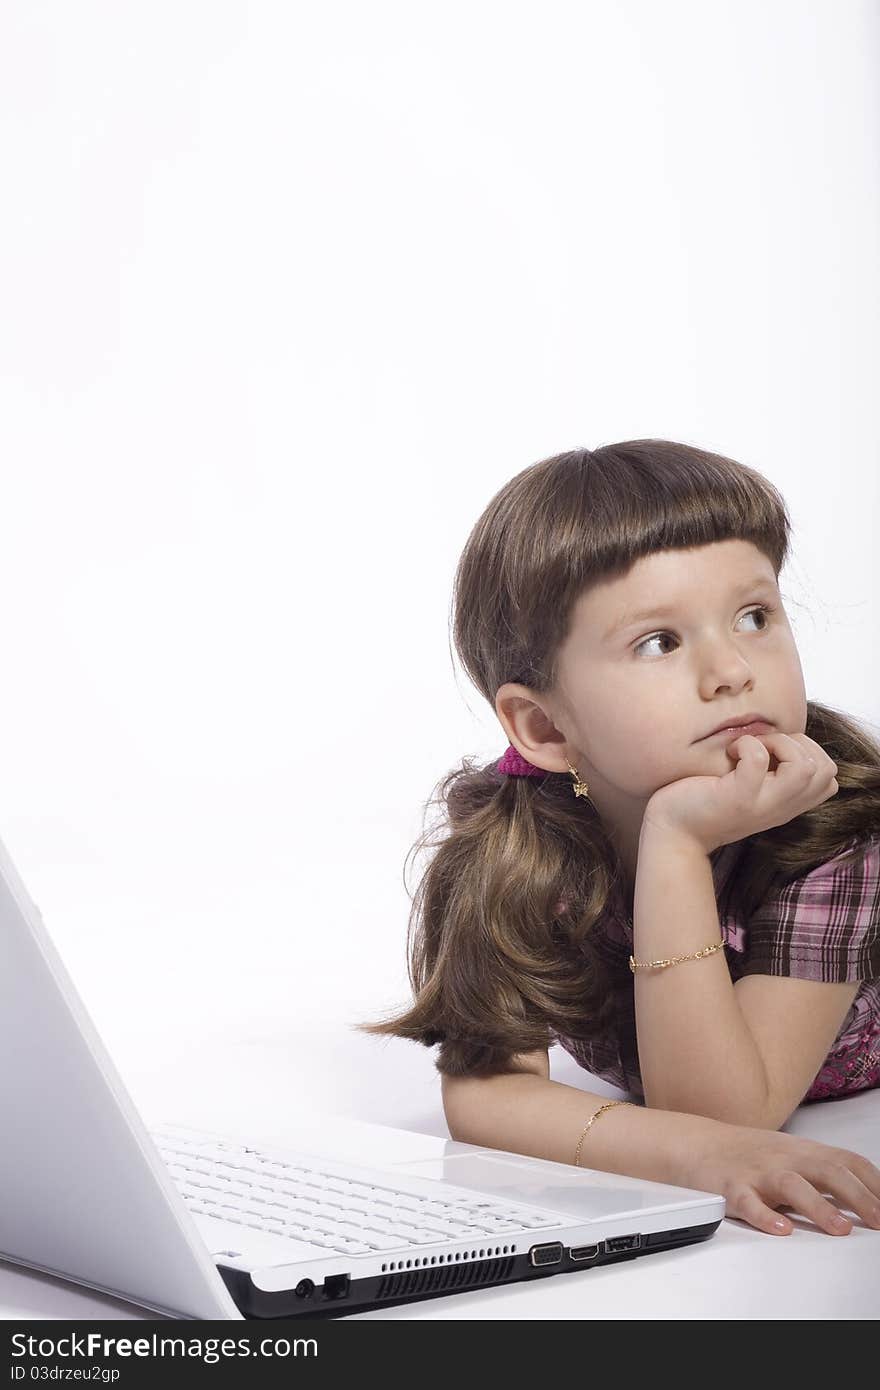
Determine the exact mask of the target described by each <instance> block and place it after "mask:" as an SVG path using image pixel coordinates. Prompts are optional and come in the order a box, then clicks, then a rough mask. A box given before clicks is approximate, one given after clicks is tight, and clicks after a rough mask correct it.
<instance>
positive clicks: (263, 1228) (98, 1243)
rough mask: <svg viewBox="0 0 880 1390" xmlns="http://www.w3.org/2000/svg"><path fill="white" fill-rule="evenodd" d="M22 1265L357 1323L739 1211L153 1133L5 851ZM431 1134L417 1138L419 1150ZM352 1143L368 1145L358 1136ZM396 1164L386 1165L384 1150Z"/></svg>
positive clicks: (7, 1120) (547, 1174)
mask: <svg viewBox="0 0 880 1390" xmlns="http://www.w3.org/2000/svg"><path fill="white" fill-rule="evenodd" d="M0 1057H2V1059H3V1060H2V1067H0V1107H2V1111H0V1113H2V1119H3V1137H2V1142H0V1193H2V1201H0V1258H2V1259H5V1260H10V1261H13V1262H14V1263H17V1264H21V1265H26V1266H28V1267H29V1268H32V1269H36V1270H41V1271H43V1272H45V1273H48V1274H52V1275H56V1276H59V1277H61V1278H62V1279H67V1280H72V1281H74V1282H76V1283H78V1284H83V1285H86V1286H87V1287H89V1288H91V1289H97V1290H99V1291H100V1292H102V1293H108V1294H112V1295H114V1296H115V1297H118V1298H123V1299H127V1300H129V1301H131V1302H132V1303H135V1304H138V1305H140V1306H142V1307H144V1308H148V1309H151V1310H153V1311H154V1312H157V1313H160V1314H163V1315H164V1316H167V1317H172V1318H199V1319H212V1320H213V1319H217V1318H275V1317H283V1318H288V1317H304V1318H321V1317H340V1316H343V1315H345V1314H346V1313H357V1312H362V1311H365V1310H366V1309H372V1308H388V1307H393V1306H395V1305H398V1304H401V1303H409V1302H412V1301H414V1300H416V1299H425V1298H436V1297H440V1296H443V1295H446V1294H452V1293H463V1292H469V1291H471V1290H476V1289H480V1288H486V1287H488V1286H491V1285H498V1284H506V1283H512V1282H514V1281H517V1280H524V1279H547V1278H550V1277H551V1276H553V1275H558V1274H567V1275H573V1276H577V1275H578V1274H580V1275H581V1276H582V1277H583V1276H584V1274H585V1272H586V1271H588V1270H589V1269H590V1268H593V1267H595V1266H596V1265H607V1264H611V1263H615V1262H619V1261H623V1260H631V1259H634V1258H637V1257H638V1256H641V1255H650V1254H651V1253H652V1252H654V1251H659V1250H669V1249H670V1248H672V1247H675V1246H680V1245H691V1244H693V1243H694V1242H697V1241H703V1240H706V1239H707V1238H708V1237H710V1236H711V1235H713V1234H714V1232H715V1231H716V1230H717V1228H718V1226H719V1225H720V1223H721V1220H722V1217H723V1216H724V1198H723V1197H722V1196H720V1195H718V1194H716V1193H708V1192H697V1191H691V1190H688V1189H686V1188H681V1187H670V1186H667V1185H665V1184H661V1183H653V1182H646V1181H643V1180H641V1179H635V1178H628V1177H622V1176H620V1175H618V1174H615V1173H605V1172H594V1171H592V1170H590V1169H581V1168H575V1167H574V1165H573V1164H566V1163H551V1162H548V1161H546V1160H543V1159H537V1158H529V1157H527V1156H523V1155H520V1154H513V1153H508V1152H506V1151H504V1150H498V1149H491V1148H479V1147H477V1146H476V1145H471V1144H462V1143H458V1142H455V1141H452V1140H450V1141H449V1142H448V1143H444V1141H442V1140H438V1139H434V1141H433V1142H434V1144H439V1145H441V1146H442V1157H440V1158H439V1159H438V1158H431V1159H427V1160H425V1159H421V1160H419V1159H415V1160H414V1159H413V1155H412V1148H411V1146H410V1147H409V1149H408V1148H407V1145H406V1143H405V1141H404V1142H402V1143H401V1145H400V1147H399V1148H397V1147H396V1143H395V1136H396V1133H397V1132H396V1131H394V1130H392V1129H388V1128H387V1127H386V1126H369V1128H370V1129H371V1130H372V1129H375V1131H376V1133H377V1135H378V1134H380V1133H384V1134H386V1135H387V1136H389V1137H390V1138H389V1142H388V1143H387V1144H386V1145H385V1146H384V1149H383V1150H382V1152H383V1154H384V1156H383V1158H382V1161H381V1162H372V1163H370V1164H369V1165H368V1166H362V1165H359V1164H356V1163H352V1162H351V1161H350V1160H349V1159H348V1158H347V1157H346V1156H345V1153H346V1150H345V1148H344V1147H343V1146H342V1144H341V1143H339V1140H338V1131H337V1143H339V1147H336V1148H335V1147H334V1144H333V1141H332V1140H330V1139H328V1140H327V1141H326V1142H325V1141H324V1140H323V1138H322V1139H321V1140H320V1141H317V1142H316V1140H315V1134H316V1133H321V1131H320V1130H315V1129H314V1128H313V1129H312V1131H311V1137H310V1140H309V1143H308V1145H307V1146H305V1147H303V1146H301V1145H299V1144H294V1145H292V1146H290V1147H288V1146H287V1145H286V1144H285V1146H283V1147H279V1146H278V1145H277V1144H272V1145H269V1146H267V1145H265V1144H261V1143H260V1141H259V1139H258V1138H256V1137H252V1136H242V1135H237V1134H231V1133H228V1132H224V1133H223V1134H215V1133H213V1132H211V1131H205V1130H201V1129H193V1128H191V1127H189V1126H188V1125H186V1124H185V1123H183V1122H177V1121H175V1122H174V1123H171V1124H156V1125H154V1126H152V1127H149V1128H148V1126H147V1125H146V1124H145V1122H144V1120H143V1119H142V1118H141V1116H140V1115H139V1114H138V1112H137V1110H136V1108H135V1106H134V1104H133V1102H132V1099H131V1097H130V1096H129V1094H128V1092H127V1091H126V1088H125V1086H124V1085H123V1082H122V1080H121V1078H120V1076H119V1074H118V1072H117V1070H116V1068H115V1066H114V1064H113V1062H112V1061H111V1059H110V1056H109V1054H108V1053H107V1050H106V1048H105V1047H104V1045H103V1043H102V1041H101V1039H100V1037H99V1035H98V1033H97V1031H96V1029H95V1027H94V1025H93V1023H92V1021H91V1019H90V1018H89V1016H88V1013H87V1012H86V1009H85V1007H84V1005H83V1002H82V1000H81V999H80V997H79V995H78V993H77V991H76V989H75V988H74V986H73V983H72V981H71V979H70V976H69V975H68V973H67V970H66V968H65V966H64V963H63V961H62V960H61V957H60V956H59V954H58V951H57V950H56V949H55V946H54V945H53V943H52V941H51V939H50V937H49V934H48V932H47V930H46V927H45V925H44V923H43V920H42V917H41V915H40V913H39V911H38V909H37V908H36V906H35V905H34V903H33V902H32V900H31V899H30V897H29V896H28V893H27V890H26V889H25V887H24V885H23V883H22V881H21V878H20V877H19V875H18V873H17V871H16V869H15V866H14V864H13V863H12V860H11V859H10V857H9V854H8V852H7V851H6V848H5V846H4V845H3V844H2V842H0ZM421 1137H422V1136H416V1135H414V1136H413V1139H414V1140H415V1139H419V1138H421ZM349 1144H350V1139H349ZM375 1151H377V1152H378V1149H376V1150H375Z"/></svg>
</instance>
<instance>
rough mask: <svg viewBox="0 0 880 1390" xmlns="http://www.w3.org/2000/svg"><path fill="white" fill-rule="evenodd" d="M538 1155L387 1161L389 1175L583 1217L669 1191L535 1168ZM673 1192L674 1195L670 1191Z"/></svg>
mask: <svg viewBox="0 0 880 1390" xmlns="http://www.w3.org/2000/svg"><path fill="white" fill-rule="evenodd" d="M541 1163H542V1160H540V1159H531V1158H527V1157H524V1158H522V1159H517V1158H504V1157H501V1156H499V1157H498V1158H494V1157H491V1156H490V1155H488V1154H449V1155H447V1156H446V1157H445V1158H427V1159H418V1160H416V1161H415V1162H408V1163H395V1164H393V1165H389V1166H390V1168H391V1170H392V1171H393V1172H395V1173H410V1174H412V1176H413V1177H417V1178H428V1179H435V1180H436V1181H438V1182H447V1183H450V1184H452V1185H453V1186H455V1187H467V1188H471V1189H473V1190H474V1191H475V1192H482V1193H485V1194H486V1198H487V1200H495V1201H498V1202H512V1203H513V1202H523V1203H525V1204H527V1205H531V1206H538V1207H550V1208H552V1209H554V1210H558V1211H560V1212H564V1213H566V1214H571V1215H577V1216H580V1217H581V1218H582V1219H584V1220H590V1219H591V1218H593V1217H600V1216H610V1215H615V1216H623V1215H624V1214H625V1213H627V1212H629V1211H641V1210H642V1209H643V1208H644V1207H645V1206H651V1207H656V1206H657V1204H658V1200H659V1201H660V1204H661V1205H662V1203H663V1198H664V1197H665V1196H667V1194H668V1195H671V1192H670V1190H669V1189H664V1188H662V1187H661V1186H660V1185H659V1184H649V1185H648V1186H649V1188H651V1189H652V1190H651V1192H650V1196H649V1195H648V1193H647V1191H646V1189H645V1187H644V1186H643V1184H642V1183H640V1182H639V1181H638V1180H637V1179H635V1178H627V1177H623V1176H621V1175H620V1174H617V1173H598V1172H593V1171H592V1170H590V1169H583V1170H580V1171H577V1172H576V1171H574V1165H572V1172H571V1174H570V1175H569V1174H567V1173H564V1172H560V1171H559V1169H560V1168H561V1167H562V1165H561V1164H556V1163H548V1164H547V1166H546V1171H544V1172H542V1171H541ZM676 1195H678V1193H676Z"/></svg>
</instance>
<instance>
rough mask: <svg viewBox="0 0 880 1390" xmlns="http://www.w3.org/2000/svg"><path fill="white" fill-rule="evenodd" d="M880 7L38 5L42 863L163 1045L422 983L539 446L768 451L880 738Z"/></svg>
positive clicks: (36, 568) (80, 951)
mask: <svg viewBox="0 0 880 1390" xmlns="http://www.w3.org/2000/svg"><path fill="white" fill-rule="evenodd" d="M878 28H880V24H878V10H877V7H876V5H874V4H871V3H867V0H847V2H846V3H831V0H824V3H816V0H812V2H810V0H795V2H792V3H788V0H773V2H772V3H767V2H766V0H736V3H718V0H712V3H703V2H702V0H700V2H697V0H695V2H694V3H682V2H681V0H676V2H675V3H673V0H664V3H663V4H661V5H658V4H655V3H653V2H652V0H645V2H644V3H636V2H635V0H627V2H626V3H620V0H617V2H616V3H615V4H613V5H608V4H605V3H598V2H596V3H584V0H576V2H573V3H561V0H544V3H543V4H542V5H541V6H540V7H536V6H535V5H532V4H525V3H500V0H498V2H496V3H487V0H464V2H462V0H454V2H451V0H444V3H443V4H439V3H437V4H434V5H425V4H422V5H415V6H414V5H412V4H409V3H403V2H401V3H397V4H392V3H387V0H373V2H372V3H371V4H369V5H361V4H356V3H340V0H336V2H335V3H322V4H320V5H310V4H305V3H273V4H270V3H252V4H247V3H243V0H239V3H218V0H211V3H194V0H173V3H170V2H169V0H161V3H158V2H157V0H153V3H151V4H149V5H139V4H134V3H128V4H125V3H123V4H120V3H113V2H111V0H107V3H103V4H101V3H95V0H79V3H78V4H76V5H69V4H65V3H45V2H42V3H41V2H40V0H6V2H5V4H4V6H3V9H2V14H0V189H2V194H0V197H2V216H0V277H2V283H0V481H2V493H0V588H2V596H3V605H2V619H3V639H4V640H3V648H2V652H3V665H2V680H0V766H2V797H0V837H2V840H3V842H4V844H5V845H6V846H7V848H8V850H9V851H10V853H11V854H12V856H13V858H14V860H15V862H16V864H17V866H18V868H19V871H20V872H21V874H22V876H23V878H24V880H25V883H26V884H27V885H28V888H29V890H30V893H31V895H32V896H33V898H34V899H35V900H36V902H37V903H38V904H39V906H40V908H41V911H42V914H43V917H44V919H45V921H46V924H47V926H48V928H49V931H50V932H51V934H52V936H53V938H54V940H55V942H56V944H57V946H58V948H59V949H60V951H61V953H62V955H63V957H64V959H65V961H66V962H67V964H68V967H69V969H70V971H71V974H72V975H73V977H74V979H75V981H76V984H77V986H78V987H79V989H80V992H81V994H82V996H83V998H84V1000H85V1002H86V1004H87V1006H88V1008H89V1010H90V1011H91V1013H92V1016H93V1018H94V1020H95V1022H96V1024H97V1026H98V1028H99V1030H100V1031H101V1033H102V1035H103V1036H104V1038H105V1040H106V1042H107V1043H108V1044H109V1046H110V1048H111V1051H112V1052H113V1053H114V1055H115V1056H116V1058H117V1060H118V1061H119V1062H120V1064H121V1065H122V1066H123V1067H125V1066H126V1065H134V1064H135V1060H136V1059H140V1062H141V1064H142V1063H143V1058H144V1057H146V1056H151V1057H152V1056H155V1057H156V1058H159V1057H160V1055H164V1056H166V1057H167V1056H170V1055H172V1054H173V1055H174V1056H179V1057H180V1058H181V1059H184V1061H185V1059H186V1058H188V1057H190V1058H191V1057H194V1056H195V1055H196V1052H197V1050H198V1049H199V1048H204V1047H205V1046H210V1045H211V1039H212V1038H220V1037H221V1036H225V1037H227V1038H228V1037H229V1036H230V1035H231V1034H232V1035H234V1036H236V1037H238V1038H240V1039H242V1040H244V1041H247V1040H248V1039H250V1040H252V1041H253V1042H254V1043H255V1044H259V1042H260V1040H261V1039H262V1040H265V1039H267V1038H270V1037H274V1038H279V1037H280V1038H282V1039H283V1037H284V1036H285V1033H286V1032H287V1031H288V1030H289V1031H290V1033H291V1036H292V1035H293V1033H294V1032H297V1033H302V1032H303V1030H306V1031H307V1030H308V1029H309V1028H310V1027H311V1026H312V1025H314V1026H315V1027H318V1026H320V1027H321V1028H326V1027H327V1026H328V1025H329V1026H331V1027H332V1026H334V1025H338V1029H339V1033H340V1036H342V1034H343V1033H344V1032H345V1030H346V1028H347V1027H348V1026H349V1025H350V1024H352V1023H354V1022H356V1021H358V1020H363V1019H367V1018H375V1017H377V1016H378V1015H380V1014H383V1013H385V1012H386V1011H387V1010H390V1009H392V1008H396V1007H399V1006H402V1005H404V1004H406V1003H407V1002H408V1000H409V987H408V983H407V978H406V961H405V935H406V923H407V916H408V912H409V906H410V894H411V892H412V891H414V888H415V883H416V879H417V874H418V871H419V868H420V864H419V861H416V863H415V864H414V863H413V861H412V859H411V860H410V861H409V865H408V867H407V868H406V874H405V860H406V857H407V854H408V851H409V850H410V847H411V845H412V844H413V841H414V840H415V839H416V837H417V836H418V834H419V833H420V831H421V829H422V828H423V812H424V805H425V802H426V800H427V799H428V798H429V796H430V795H431V793H432V791H433V790H434V788H435V786H436V784H437V782H438V781H439V780H440V778H441V777H442V776H443V775H444V774H445V773H446V772H447V771H448V770H449V769H450V768H452V767H453V766H455V765H456V764H458V763H459V761H460V759H461V757H462V756H463V755H468V756H474V757H478V758H481V759H482V758H485V759H488V758H491V757H493V756H497V755H498V754H500V753H501V752H502V751H503V749H504V747H505V746H506V739H505V738H504V736H503V731H502V729H501V726H500V724H499V723H498V721H497V719H496V717H495V713H494V710H493V709H490V708H489V707H488V706H487V705H486V703H485V701H483V699H482V697H481V696H479V695H478V694H476V693H475V692H474V690H473V688H472V687H471V686H470V684H469V682H468V681H467V679H466V677H465V676H464V675H463V673H462V672H461V671H460V668H459V667H458V664H457V662H454V661H453V657H452V653H451V646H450V637H449V628H448V622H449V605H450V599H451V584H452V577H453V573H454V569H455V564H456V562H457V559H458V556H459V554H460V552H461V549H462V547H463V545H464V542H465V540H466V538H467V535H468V533H469V531H470V529H471V527H472V525H473V524H474V522H475V520H476V518H477V516H478V515H479V514H480V512H481V511H482V510H483V508H484V507H485V505H486V503H487V502H488V501H489V499H490V497H491V496H492V495H493V494H494V493H495V492H496V491H497V490H498V488H499V487H501V486H502V484H503V483H504V482H506V481H507V480H508V479H509V478H510V477H512V476H513V475H514V474H515V473H517V472H519V471H520V470H521V469H523V468H525V467H526V466H528V465H529V464H530V463H533V462H534V461H536V460H537V459H538V458H543V457H546V456H548V455H549V454H551V453H555V452H559V451H561V450H564V449H570V448H574V447H581V446H586V447H597V446H598V445H600V444H603V443H608V442H611V441H614V440H622V439H632V438H640V437H646V436H653V437H665V438H671V439H679V440H682V441H685V442H688V443H693V444H696V445H699V446H701V447H703V448H708V449H714V450H717V451H719V452H722V453H727V454H730V455H732V456H734V457H736V458H738V459H740V460H741V461H742V462H744V463H747V464H749V465H751V466H753V467H756V468H758V469H759V470H760V471H762V472H763V473H765V474H766V475H767V476H768V477H769V478H771V479H772V481H773V482H774V483H775V484H776V485H777V486H778V487H779V488H780V489H781V490H782V492H783V494H784V496H785V497H786V500H787V502H788V504H789V507H790V510H791V515H792V520H793V524H794V532H795V534H794V555H793V562H792V564H791V565H790V566H789V568H788V569H787V570H786V571H784V572H783V576H782V587H783V592H784V594H785V595H786V597H787V600H788V610H789V615H790V617H791V619H792V622H793V624H794V626H795V631H796V635H797V638H798V643H799V647H800V651H801V657H802V661H803V665H804V670H805V675H806V680H807V691H808V695H809V696H810V697H811V698H813V699H818V700H821V701H823V702H825V703H829V704H831V705H834V706H835V707H837V708H839V709H842V710H845V711H848V712H849V713H851V714H853V715H854V716H856V717H857V718H859V719H861V720H863V721H865V722H867V723H869V724H871V725H872V726H873V728H874V731H875V732H877V731H878V725H880V698H878V693H877V692H878V676H880V657H878V643H877V638H876V634H877V630H878V611H877V608H878V561H877V545H876V530H875V527H876V516H877V511H878V453H880V450H878V442H880V441H878V419H877V411H876V383H877V380H878V378H880V360H878V359H880V353H878V262H877V256H876V248H877V245H878V241H880V178H878V172H877V171H878V167H880V165H878V144H880V136H878V131H880V121H878V115H880V113H878V105H880V102H878V82H877V72H878V70H877V61H878V60H877V52H878V50H877V37H878ZM414 1047H415V1045H414V1044H409V1043H405V1042H398V1041H396V1040H395V1041H394V1042H393V1043H392V1044H391V1049H392V1050H395V1049H396V1050H398V1052H399V1053H400V1055H401V1056H402V1055H403V1054H404V1053H405V1054H406V1055H407V1057H408V1056H409V1053H410V1052H412V1050H413V1049H414ZM375 1048H376V1053H375V1055H376V1066H377V1069H378V1070H379V1071H381V1068H382V1067H383V1066H384V1064H385V1063H384V1060H383V1059H384V1057H385V1056H386V1055H387V1051H388V1050H387V1049H386V1046H385V1044H383V1043H381V1042H378V1041H377V1042H376V1043H375ZM395 1055H397V1053H395ZM293 1064H295V1065H302V1066H303V1067H307V1066H308V1057H307V1056H305V1055H303V1054H302V1050H301V1049H297V1050H296V1053H295V1057H294V1063H293ZM356 1090H357V1081H356V1079H355V1078H352V1086H351V1093H350V1094H348V1093H346V1094H345V1095H342V1094H340V1095H338V1096H336V1097H325V1103H326V1106H327V1108H328V1109H332V1108H334V1105H338V1106H339V1108H340V1109H342V1108H344V1107H345V1106H346V1105H348V1104H350V1103H351V1104H353V1103H354V1101H355V1099H356V1095H355V1093H356Z"/></svg>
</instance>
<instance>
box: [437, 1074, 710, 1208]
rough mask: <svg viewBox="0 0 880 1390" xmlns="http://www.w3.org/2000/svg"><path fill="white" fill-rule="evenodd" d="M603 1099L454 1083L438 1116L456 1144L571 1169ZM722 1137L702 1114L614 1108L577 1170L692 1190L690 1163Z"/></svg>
mask: <svg viewBox="0 0 880 1390" xmlns="http://www.w3.org/2000/svg"><path fill="white" fill-rule="evenodd" d="M607 1100H608V1097H607V1096H598V1095H595V1094H592V1093H591V1092H588V1091H582V1090H581V1089H580V1088H579V1087H577V1086H567V1085H565V1084H564V1083H563V1082H561V1081H551V1080H549V1079H548V1078H545V1077H543V1076H537V1075H535V1074H534V1073H533V1072H529V1073H520V1074H519V1075H511V1074H508V1075H504V1076H489V1077H467V1078H456V1080H455V1084H454V1085H453V1086H452V1087H450V1088H448V1090H447V1092H446V1094H445V1096H444V1110H445V1113H446V1123H447V1125H448V1126H449V1133H450V1134H451V1136H452V1138H453V1139H458V1140H460V1141H461V1142H462V1143H465V1144H480V1145H487V1146H488V1147H489V1148H493V1149H506V1150H508V1151H509V1152H511V1153H519V1154H530V1155H531V1156H532V1157H533V1158H548V1159H552V1160H553V1161H554V1162H555V1163H570V1164H572V1165H573V1164H574V1160H575V1153H576V1150H577V1144H578V1140H579V1139H580V1137H581V1134H582V1132H583V1128H584V1125H585V1124H586V1123H587V1121H588V1120H589V1118H590V1116H591V1115H592V1114H594V1113H595V1111H597V1110H598V1109H599V1107H600V1106H601V1105H604V1104H605V1103H606V1102H607ZM723 1133H724V1127H723V1126H721V1125H719V1124H718V1123H717V1122H716V1121H714V1120H709V1119H704V1118H703V1117H702V1116H701V1115H683V1114H677V1113H675V1112H673V1111H669V1110H649V1109H647V1108H646V1107H645V1106H641V1105H617V1106H615V1107H614V1109H613V1110H606V1111H605V1113H604V1114H602V1115H600V1116H599V1117H598V1119H597V1120H595V1121H594V1123H593V1124H592V1125H591V1126H590V1129H589V1131H588V1132H587V1134H586V1135H585V1136H584V1140H583V1143H582V1144H581V1153H580V1163H579V1167H581V1168H596V1169H599V1170H600V1171H601V1172H608V1173H625V1174H628V1175H629V1176H630V1177H634V1178H647V1179H649V1180H650V1181H652V1182H665V1183H671V1184H673V1185H674V1186H676V1187H697V1188H699V1186H700V1184H699V1181H695V1180H694V1178H695V1176H698V1174H697V1173H696V1169H695V1164H696V1163H697V1161H698V1158H699V1156H700V1155H701V1154H702V1152H703V1151H704V1150H705V1149H708V1148H710V1147H711V1146H712V1145H713V1144H714V1145H717V1144H718V1142H719V1135H720V1134H723Z"/></svg>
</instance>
